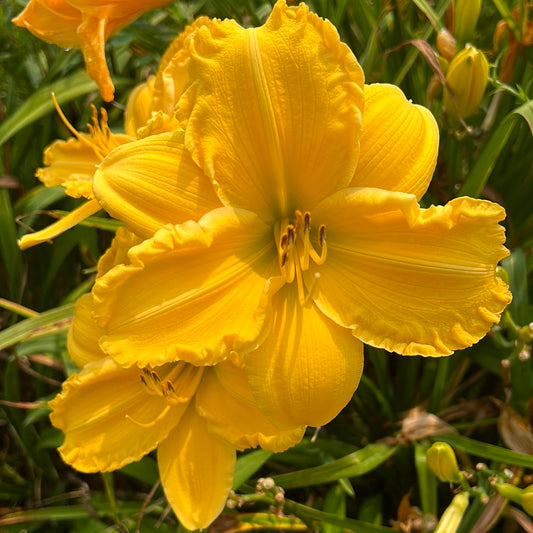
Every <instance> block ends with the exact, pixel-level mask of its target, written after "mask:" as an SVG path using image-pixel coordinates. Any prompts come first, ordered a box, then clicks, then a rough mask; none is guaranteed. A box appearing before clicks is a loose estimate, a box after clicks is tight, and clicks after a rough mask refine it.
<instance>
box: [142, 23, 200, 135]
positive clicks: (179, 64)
mask: <svg viewBox="0 0 533 533" xmlns="http://www.w3.org/2000/svg"><path fill="white" fill-rule="evenodd" d="M208 23H209V19H208V18H206V17H199V18H197V19H196V20H195V21H194V22H193V23H192V24H191V25H189V26H187V27H186V28H185V29H184V30H183V31H182V32H181V33H180V34H179V35H178V37H176V39H174V41H172V43H171V45H170V46H169V47H168V48H167V50H166V51H165V53H164V54H163V57H162V58H161V62H160V63H159V68H158V69H157V74H156V78H155V84H154V97H153V102H152V110H153V111H154V112H158V111H161V112H163V113H164V114H165V115H166V116H168V117H173V113H174V106H175V105H176V103H177V101H178V100H179V98H180V96H181V95H182V93H183V90H184V88H185V85H186V83H187V81H188V80H189V71H188V65H189V59H190V50H189V47H188V46H184V44H185V42H186V41H187V39H190V36H191V35H192V34H193V33H194V32H196V30H197V29H198V28H199V27H201V26H203V25H205V24H208ZM172 120H173V121H174V126H175V127H174V129H176V128H177V126H178V122H177V121H175V120H174V119H172Z"/></svg>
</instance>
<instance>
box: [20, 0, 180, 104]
mask: <svg viewBox="0 0 533 533" xmlns="http://www.w3.org/2000/svg"><path fill="white" fill-rule="evenodd" d="M171 1H172V0H142V1H140V0H114V1H113V2H110V1H109V0H30V1H29V2H28V5H27V6H26V7H25V8H24V10H23V11H22V12H21V13H20V14H19V15H18V16H17V17H15V18H14V19H13V22H14V23H15V24H16V25H17V26H20V27H22V28H26V29H27V30H29V31H30V32H31V33H33V34H34V35H35V36H36V37H39V39H42V40H43V41H46V42H47V43H52V44H57V45H59V46H62V47H65V48H78V47H79V48H81V51H82V53H83V57H84V59H85V68H86V70H87V75H88V76H89V77H90V78H91V79H93V80H94V81H95V82H96V84H97V85H98V88H99V89H100V94H101V95H102V98H103V99H104V100H105V101H107V102H110V101H111V100H113V95H114V93H115V88H114V86H113V82H112V81H111V77H110V75H109V70H108V68H107V64H106V59H105V43H106V41H107V39H108V38H109V36H110V35H111V34H112V33H115V32H117V31H119V30H120V29H122V28H123V27H124V26H127V25H128V24H129V23H130V22H133V21H134V20H135V19H136V18H138V17H140V16H141V15H142V14H143V13H145V12H146V11H150V10H152V9H155V8H157V7H161V6H164V5H166V4H169V3H170V2H171Z"/></svg>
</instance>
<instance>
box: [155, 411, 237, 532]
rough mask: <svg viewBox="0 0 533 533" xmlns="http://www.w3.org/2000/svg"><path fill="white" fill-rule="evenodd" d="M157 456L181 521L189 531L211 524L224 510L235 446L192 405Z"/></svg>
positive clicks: (162, 444)
mask: <svg viewBox="0 0 533 533" xmlns="http://www.w3.org/2000/svg"><path fill="white" fill-rule="evenodd" d="M157 459H158V463H159V473H160V477H161V484H162V485H163V489H164V491H165V495H166V497H167V500H168V503H169V504H170V506H171V507H172V509H173V510H174V512H175V513H176V516H177V517H178V519H179V521H180V522H181V523H182V524H183V526H185V527H186V528H187V529H189V530H196V529H202V528H205V527H207V526H208V525H209V524H210V523H211V522H212V521H213V520H214V519H215V518H216V517H217V516H218V515H219V514H220V513H221V512H222V509H224V505H225V503H226V498H227V497H228V493H229V491H230V489H231V486H232V483H233V471H234V468H235V448H234V447H233V446H231V445H230V444H229V443H227V442H225V441H224V440H222V439H221V438H220V437H218V436H216V435H214V434H212V433H210V432H209V430H208V428H207V422H206V421H204V420H203V419H202V418H201V417H200V416H198V415H197V414H196V413H195V411H194V409H193V408H190V409H188V410H187V412H186V413H185V415H184V416H183V418H182V419H181V421H180V423H179V424H178V426H177V427H176V428H175V429H174V430H173V431H171V433H170V434H169V436H168V438H166V439H165V440H164V441H163V442H162V443H161V444H160V446H159V449H158V452H157Z"/></svg>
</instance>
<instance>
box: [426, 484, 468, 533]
mask: <svg viewBox="0 0 533 533" xmlns="http://www.w3.org/2000/svg"><path fill="white" fill-rule="evenodd" d="M467 508H468V492H460V493H459V494H456V495H455V496H454V497H453V500H452V503H450V505H449V506H448V507H447V508H446V510H445V511H444V513H442V516H441V518H440V520H439V523H438V524H437V528H436V529H435V531H434V533H455V532H456V531H457V528H458V527H459V524H460V523H461V520H462V519H463V516H464V514H465V512H466V509H467Z"/></svg>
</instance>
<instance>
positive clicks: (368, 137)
mask: <svg viewBox="0 0 533 533" xmlns="http://www.w3.org/2000/svg"><path fill="white" fill-rule="evenodd" d="M438 147H439V128H438V126H437V122H436V121H435V118H434V117H433V115H432V114H431V112H430V111H429V110H428V109H426V108H425V107H422V106H419V105H415V104H413V103H411V102H410V101H408V100H407V99H406V98H405V96H404V94H403V93H402V91H401V90H400V89H399V88H398V87H396V86H394V85H387V84H379V83H376V84H373V85H365V111H364V113H363V131H362V133H361V153H360V156H359V163H358V164H357V168H356V170H355V174H354V176H353V179H352V182H351V184H350V186H351V187H377V188H379V189H387V190H389V191H399V192H406V193H410V194H414V195H416V196H417V198H421V197H422V195H423V194H424V193H425V192H426V190H427V188H428V186H429V182H430V181H431V176H432V175H433V171H434V169H435V164H436V163H437V153H438Z"/></svg>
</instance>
